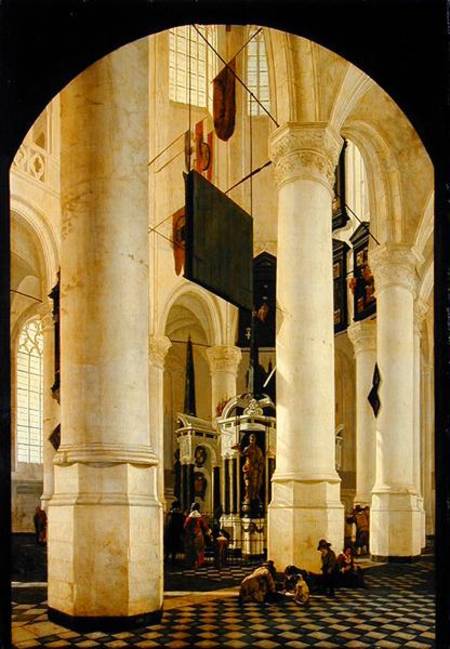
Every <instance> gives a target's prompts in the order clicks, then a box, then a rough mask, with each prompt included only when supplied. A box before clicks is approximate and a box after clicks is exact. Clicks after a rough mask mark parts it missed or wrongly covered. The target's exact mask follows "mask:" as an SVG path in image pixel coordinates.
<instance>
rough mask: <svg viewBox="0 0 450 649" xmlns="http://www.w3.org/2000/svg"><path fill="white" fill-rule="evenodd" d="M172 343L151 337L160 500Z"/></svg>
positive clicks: (152, 410) (154, 439)
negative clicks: (167, 372)
mask: <svg viewBox="0 0 450 649" xmlns="http://www.w3.org/2000/svg"><path fill="white" fill-rule="evenodd" d="M171 345H172V343H171V342H170V340H169V338H167V336H159V337H158V336H151V337H150V347H149V352H150V354H149V355H150V365H149V421H150V443H151V445H152V447H153V449H154V451H155V454H156V457H157V458H158V479H157V483H158V499H159V501H160V502H161V503H162V505H163V506H165V504H166V502H165V496H164V360H165V357H166V354H167V352H168V351H169V348H170V347H171Z"/></svg>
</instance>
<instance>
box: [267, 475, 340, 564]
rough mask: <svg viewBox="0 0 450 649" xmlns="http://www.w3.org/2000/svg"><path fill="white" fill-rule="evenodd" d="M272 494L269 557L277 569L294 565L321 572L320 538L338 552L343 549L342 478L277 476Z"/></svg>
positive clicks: (269, 517) (269, 522)
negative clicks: (305, 478) (304, 478)
mask: <svg viewBox="0 0 450 649" xmlns="http://www.w3.org/2000/svg"><path fill="white" fill-rule="evenodd" d="M272 494H273V495H272V502H271V503H270V505H269V508H268V526H267V527H268V544H267V546H268V551H267V558H268V559H271V560H272V561H274V563H275V565H276V567H277V569H278V570H281V569H284V567H285V566H287V565H288V564H294V565H296V566H299V567H301V568H303V569H305V570H311V571H314V572H319V571H320V565H321V559H320V553H319V552H318V550H317V544H318V542H319V540H320V539H326V540H327V541H328V542H329V543H331V547H332V549H333V550H334V551H335V552H340V551H341V549H342V546H343V542H344V506H343V505H342V503H341V501H340V481H339V480H336V481H334V480H333V481H331V480H330V481H317V482H313V481H308V482H300V481H295V480H282V479H279V480H277V479H275V480H273V481H272Z"/></svg>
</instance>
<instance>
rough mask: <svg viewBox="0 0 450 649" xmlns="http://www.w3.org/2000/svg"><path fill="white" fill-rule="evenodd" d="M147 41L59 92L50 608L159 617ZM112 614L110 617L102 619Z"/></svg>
mask: <svg viewBox="0 0 450 649" xmlns="http://www.w3.org/2000/svg"><path fill="white" fill-rule="evenodd" d="M147 47H148V45H147V39H142V40H140V41H137V42H135V43H132V44H129V45H128V46H127V47H126V48H122V49H119V50H117V51H116V52H114V53H112V54H110V55H108V56H106V57H105V58H103V59H101V60H100V61H99V62H97V63H96V64H95V65H92V66H91V67H89V68H88V69H87V70H85V71H84V72H83V73H82V74H81V75H79V76H78V77H77V78H76V79H75V80H74V81H72V82H71V83H70V84H69V85H68V86H67V87H66V88H65V89H64V90H63V92H62V94H61V193H62V245H61V260H62V267H61V351H62V356H61V412H62V422H61V429H62V440H61V446H60V448H59V451H58V452H57V453H56V455H55V494H54V496H53V498H52V499H51V501H50V506H49V540H48V556H49V567H48V603H49V617H50V618H51V619H52V620H53V621H56V622H60V623H61V622H62V623H63V624H65V625H66V626H72V627H73V628H79V627H80V626H83V628H99V627H100V628H101V626H102V625H104V624H105V623H106V624H107V625H108V627H111V626H114V627H116V628H121V627H122V628H123V627H127V626H130V625H131V624H133V623H134V624H139V625H140V626H143V625H145V624H146V623H148V622H150V621H152V620H154V619H155V618H156V619H158V618H159V617H160V614H161V613H160V611H161V607H162V597H163V572H162V567H163V556H162V507H161V504H160V503H159V501H158V499H157V494H156V491H157V469H156V465H157V458H156V456H155V453H154V451H153V449H152V447H151V444H150V433H149V412H148V403H149V390H148V375H149V363H148V344H149V332H148V320H149V316H148V309H149V300H148V293H149V288H148V283H149V267H148V171H147V164H148V151H147V148H148V52H147ZM105 619H106V622H105Z"/></svg>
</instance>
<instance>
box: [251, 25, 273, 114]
mask: <svg viewBox="0 0 450 649" xmlns="http://www.w3.org/2000/svg"><path fill="white" fill-rule="evenodd" d="M247 86H248V87H249V88H250V90H251V91H252V93H253V94H254V95H255V97H257V98H258V99H259V101H260V102H261V103H262V104H263V106H264V107H265V108H266V109H267V110H268V111H270V93H269V70H268V66H267V55H266V46H265V42H264V31H260V32H259V34H257V35H256V36H255V37H254V38H252V40H251V41H250V42H249V44H248V45H247ZM247 97H248V99H247V102H248V104H247V105H248V114H249V115H266V114H267V113H266V112H265V111H264V109H263V108H262V106H260V105H259V104H258V103H257V102H256V101H255V100H254V99H253V98H252V97H251V96H250V95H247Z"/></svg>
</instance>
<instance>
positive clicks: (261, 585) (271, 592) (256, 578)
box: [239, 564, 276, 603]
mask: <svg viewBox="0 0 450 649" xmlns="http://www.w3.org/2000/svg"><path fill="white" fill-rule="evenodd" d="M275 591H276V589H275V582H274V580H273V577H272V574H271V571H270V569H269V567H268V566H267V565H264V564H262V565H261V566H259V567H258V568H256V569H255V570H254V571H253V572H252V573H251V574H250V575H248V576H247V577H245V578H244V579H243V580H242V582H241V587H240V590H239V601H240V602H242V603H244V602H259V603H262V602H264V601H266V600H267V599H270V598H271V597H274V596H275Z"/></svg>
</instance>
